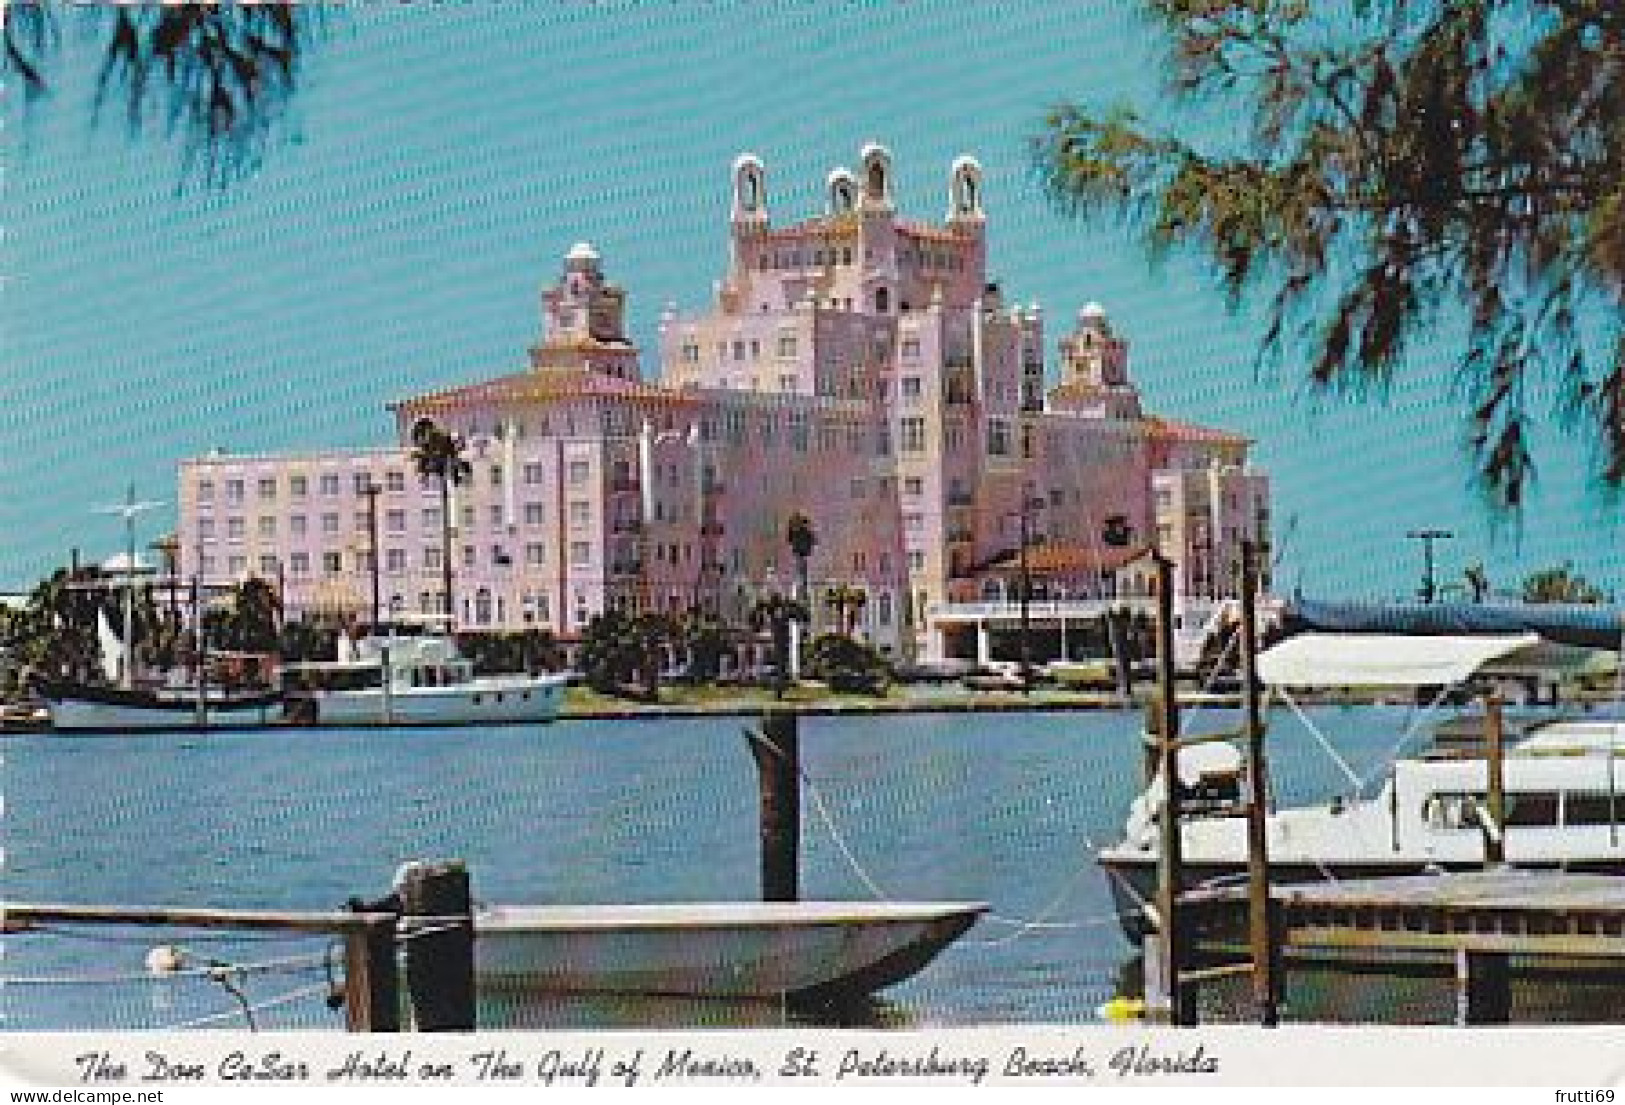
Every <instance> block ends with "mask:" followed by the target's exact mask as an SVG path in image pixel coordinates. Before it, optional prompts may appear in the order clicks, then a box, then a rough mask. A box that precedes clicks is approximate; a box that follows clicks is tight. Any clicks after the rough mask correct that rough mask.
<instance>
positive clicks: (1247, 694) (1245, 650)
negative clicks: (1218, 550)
mask: <svg viewBox="0 0 1625 1105" xmlns="http://www.w3.org/2000/svg"><path fill="white" fill-rule="evenodd" d="M1241 694H1242V712H1243V724H1244V726H1245V731H1246V736H1247V933H1248V940H1249V943H1250V944H1251V945H1252V947H1251V951H1252V960H1253V1006H1254V1008H1255V1010H1256V1011H1257V1013H1258V1023H1259V1024H1261V1025H1263V1026H1264V1027H1266V1028H1273V1027H1275V1025H1276V1024H1277V1023H1279V1021H1280V1010H1279V1007H1278V1006H1279V1001H1280V975H1279V972H1278V971H1277V970H1276V966H1277V958H1276V955H1277V949H1276V939H1275V938H1276V934H1277V932H1278V931H1279V930H1278V928H1277V926H1276V925H1275V923H1274V914H1275V904H1274V902H1273V901H1271V899H1270V858H1269V832H1268V817H1269V777H1268V775H1267V774H1266V773H1265V771H1266V769H1265V766H1264V717H1263V710H1262V708H1261V703H1260V702H1259V685H1258V547H1257V546H1256V545H1255V544H1254V543H1253V542H1251V541H1243V542H1242V543H1241Z"/></svg>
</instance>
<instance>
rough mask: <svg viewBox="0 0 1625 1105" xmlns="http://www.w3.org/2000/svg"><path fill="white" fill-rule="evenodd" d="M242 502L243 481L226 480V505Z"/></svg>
mask: <svg viewBox="0 0 1625 1105" xmlns="http://www.w3.org/2000/svg"><path fill="white" fill-rule="evenodd" d="M242 501H243V481H242V480H227V481H226V502H228V503H240V502H242Z"/></svg>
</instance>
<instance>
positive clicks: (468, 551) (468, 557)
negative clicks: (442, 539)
mask: <svg viewBox="0 0 1625 1105" xmlns="http://www.w3.org/2000/svg"><path fill="white" fill-rule="evenodd" d="M478 556H479V554H478V553H477V552H475V551H474V546H473V545H464V546H463V567H465V568H472V567H474V565H475V563H476V559H477V558H478Z"/></svg>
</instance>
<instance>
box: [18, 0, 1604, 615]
mask: <svg viewBox="0 0 1625 1105" xmlns="http://www.w3.org/2000/svg"><path fill="white" fill-rule="evenodd" d="M65 44H66V45H67V47H68V49H69V53H68V55H67V56H66V57H65V58H64V59H63V60H64V61H65V62H66V63H67V64H65V65H64V66H63V67H61V68H59V69H58V70H57V72H56V73H55V90H54V93H53V95H52V96H51V97H50V98H49V99H48V100H46V101H45V102H43V103H42V104H40V105H39V106H38V108H37V109H36V110H34V111H32V112H30V113H27V114H26V116H25V114H24V113H23V112H22V111H21V109H20V106H19V105H18V103H17V101H18V99H19V97H16V96H12V97H9V98H8V104H7V106H6V107H5V109H4V111H5V116H4V121H5V127H6V133H5V141H6V151H5V155H4V156H5V165H6V169H5V178H4V179H5V189H4V194H5V205H6V206H5V219H4V224H5V237H4V242H3V250H4V252H3V255H0V266H3V267H0V271H3V272H4V274H5V284H4V296H3V299H0V326H3V330H0V335H3V336H0V366H3V367H0V403H3V406H4V410H5V411H6V416H5V419H4V422H3V423H0V424H3V425H4V426H5V429H4V431H3V434H4V444H5V447H4V449H0V484H3V487H4V489H5V493H4V494H3V495H0V590H13V589H23V588H26V587H28V586H30V585H31V584H32V583H33V581H34V580H35V579H37V578H38V577H39V576H40V575H42V574H44V573H45V572H46V571H48V570H49V569H50V568H52V567H53V566H55V565H58V564H61V563H64V562H65V561H66V560H67V557H68V554H69V549H70V547H73V546H78V547H80V548H81V549H82V550H84V553H85V555H86V556H87V557H101V556H105V555H108V554H109V553H111V552H113V551H114V550H116V549H117V548H118V547H120V545H121V543H122V533H121V529H120V526H119V523H117V522H116V521H114V520H112V519H109V518H107V517H105V516H101V515H97V514H94V513H92V508H94V507H95V506H97V505H98V504H104V503H109V502H113V501H115V500H117V499H118V498H120V497H121V496H122V494H123V489H124V487H125V485H126V483H129V482H132V481H133V482H134V483H135V484H136V486H137V491H138V494H139V495H140V496H141V497H143V498H155V499H164V500H168V501H170V502H172V501H173V499H174V497H175V464H176V461H177V460H179V459H180V458H182V457H185V456H189V455H193V454H197V453H201V452H203V451H205V450H207V449H209V448H210V447H212V446H220V447H222V448H224V449H227V450H230V451H242V452H249V451H263V450H283V449H302V448H311V447H319V446H345V445H376V444H384V443H387V442H388V441H389V440H390V438H391V425H390V421H389V419H388V417H387V414H386V412H385V411H384V404H385V403H386V402H388V401H389V400H391V399H394V398H398V397H400V396H403V395H406V394H410V393H412V392H415V391H417V390H420V389H425V388H429V387H436V386H444V385H447V384H452V383H457V382H462V381H467V380H472V379H476V378H479V377H482V376H486V375H495V374H497V373H501V372H506V371H513V370H515V369H517V368H519V367H521V366H522V365H523V363H524V355H525V354H524V351H525V348H526V347H527V345H528V344H529V343H530V342H531V341H532V340H534V337H535V334H536V329H537V326H538V316H537V306H536V296H537V293H538V290H539V288H540V286H541V285H542V284H543V283H544V282H545V281H548V280H551V279H552V278H553V276H554V275H555V273H556V271H557V269H558V266H559V264H560V258H561V257H562V255H563V253H564V251H565V250H566V249H568V247H569V246H570V244H571V243H572V242H575V241H577V240H580V239H587V240H591V241H593V242H594V243H596V244H597V245H598V246H599V248H600V249H601V251H602V252H603V255H604V258H605V264H606V266H607V268H608V270H609V272H610V275H611V277H612V279H615V280H617V281H619V282H620V283H622V284H623V285H624V286H625V287H626V288H627V289H628V292H629V294H630V313H631V316H632V321H633V327H634V332H635V336H636V337H637V338H638V340H639V341H640V342H641V343H642V344H643V345H644V348H645V350H646V351H647V350H649V349H650V348H651V347H652V343H653V337H654V324H655V319H656V316H657V315H658V313H659V311H660V308H661V306H662V305H663V304H664V303H665V302H667V301H668V300H670V301H675V302H677V303H678V304H679V305H680V306H681V307H683V308H684V309H695V308H698V307H700V306H702V305H703V304H704V302H705V300H706V298H707V296H708V295H709V291H710V288H711V285H712V282H713V281H714V280H715V279H717V278H718V277H719V276H720V275H721V272H722V269H723V265H724V263H725V258H726V240H725V229H726V220H727V196H728V175H729V173H728V170H729V165H730V163H731V161H732V160H733V158H734V157H735V156H736V155H737V154H738V153H740V152H741V151H745V150H750V151H752V152H755V153H757V154H758V155H760V156H761V157H762V158H763V159H764V161H765V162H766V165H767V170H768V188H769V199H770V204H771V207H772V209H773V212H774V216H775V218H776V219H778V220H781V221H790V220H792V219H798V218H801V217H803V216H805V215H807V214H809V213H811V212H812V211H814V210H815V209H816V208H817V207H818V205H819V195H820V193H821V189H822V182H823V180H824V177H825V174H826V173H827V172H828V170H829V169H831V168H833V167H835V166H836V165H841V164H844V165H848V166H850V165H852V164H854V163H855V162H856V161H857V152H858V149H859V147H860V146H862V144H863V143H864V142H866V141H870V140H876V141H880V142H883V143H885V144H886V145H888V146H889V147H890V148H891V150H892V152H893V155H894V164H895V171H896V176H897V181H896V183H897V188H898V192H899V206H900V208H901V210H902V212H903V213H904V214H905V215H906V216H909V217H917V218H928V219H937V218H940V217H941V215H942V212H943V210H944V208H945V206H946V180H947V174H948V166H949V164H950V162H951V161H952V160H953V158H954V157H955V156H957V155H959V154H961V153H970V154H972V155H974V156H976V157H977V158H979V159H980V160H981V162H982V164H983V166H984V169H985V171H986V188H985V191H986V202H987V208H988V212H989V220H990V239H991V247H990V248H991V267H992V269H993V272H994V275H995V276H996V278H998V279H1000V280H1001V282H1002V283H1003V286H1004V288H1005V291H1006V294H1007V295H1008V296H1010V297H1013V298H1014V299H1016V300H1019V301H1020V302H1022V303H1028V302H1031V301H1033V300H1037V301H1038V302H1039V303H1041V304H1042V305H1043V307H1044V308H1045V310H1046V312H1047V314H1048V326H1049V339H1050V340H1049V344H1050V351H1049V352H1050V357H1051V360H1052V361H1053V358H1054V343H1055V340H1056V339H1057V338H1058V337H1059V336H1060V334H1061V333H1062V332H1063V331H1064V330H1065V329H1066V328H1068V327H1069V325H1070V320H1071V317H1072V315H1073V314H1074V313H1075V312H1076V310H1077V308H1078V307H1079V306H1081V305H1082V304H1083V303H1085V302H1087V301H1089V300H1099V301H1100V302H1101V303H1103V304H1104V305H1105V306H1106V307H1107V308H1108V310H1109V311H1110V312H1111V314H1112V316H1113V319H1114V321H1115V323H1116V325H1117V326H1118V328H1119V329H1120V331H1121V332H1123V333H1124V334H1125V335H1126V336H1127V337H1128V338H1129V339H1130V341H1131V342H1132V370H1133V372H1134V375H1135V377H1136V379H1137V381H1138V382H1139V384H1140V386H1141V388H1142V390H1143V392H1144V395H1145V397H1146V400H1147V405H1148V406H1149V407H1150V408H1151V409H1153V410H1155V411H1157V412H1160V413H1165V414H1168V415H1171V416H1175V417H1180V418H1187V419H1194V420H1200V421H1204V422H1208V423H1212V424H1216V425H1221V426H1225V427H1229V428H1233V429H1236V430H1239V431H1240V432H1243V433H1246V434H1248V435H1250V436H1252V437H1254V438H1255V439H1256V440H1257V442H1258V444H1257V448H1256V456H1257V459H1258V460H1259V462H1260V463H1262V464H1263V465H1264V466H1266V467H1267V468H1268V469H1269V470H1270V472H1271V474H1272V476H1273V479H1274V485H1275V504H1276V519H1277V537H1278V540H1279V541H1280V543H1281V546H1282V557H1283V559H1282V563H1281V565H1280V569H1279V573H1278V579H1279V581H1280V583H1281V584H1282V585H1283V586H1285V587H1287V588H1291V587H1293V586H1297V585H1301V586H1302V587H1303V588H1304V589H1305V590H1306V591H1308V592H1310V593H1314V594H1319V595H1354V594H1360V595H1379V594H1391V593H1396V592H1398V591H1401V590H1408V589H1411V588H1414V586H1415V585H1416V581H1417V576H1418V574H1419V570H1420V559H1421V557H1420V549H1419V548H1417V547H1416V546H1415V543H1413V542H1407V541H1406V540H1405V539H1404V536H1403V535H1404V532H1405V531H1406V530H1407V529H1410V528H1415V527H1419V526H1440V527H1445V528H1448V529H1451V530H1454V531H1455V532H1456V533H1457V535H1458V537H1457V539H1456V540H1455V541H1453V542H1450V543H1448V544H1446V545H1445V546H1444V547H1442V549H1441V564H1442V568H1443V572H1444V574H1445V575H1451V574H1455V573H1457V572H1459V569H1460V567H1461V566H1462V565H1464V564H1465V563H1468V562H1470V561H1472V560H1474V559H1483V560H1484V561H1485V563H1486V564H1487V565H1488V567H1489V572H1490V576H1491V579H1492V581H1495V582H1497V583H1502V584H1510V583H1512V582H1514V581H1515V580H1517V579H1518V578H1521V576H1522V575H1523V574H1525V572H1527V571H1528V570H1530V569H1532V568H1534V567H1539V566H1542V565H1545V564H1549V563H1552V562H1555V561H1561V560H1573V561H1575V563H1576V564H1577V565H1578V566H1579V568H1580V569H1581V570H1582V571H1584V572H1585V573H1586V574H1588V575H1590V576H1591V577H1592V578H1593V579H1595V580H1597V581H1598V582H1600V583H1602V584H1603V585H1604V586H1605V587H1608V588H1610V589H1617V590H1619V591H1622V592H1625V586H1622V585H1621V578H1620V577H1621V569H1622V558H1621V556H1620V555H1619V553H1618V552H1616V551H1615V547H1616V545H1617V544H1618V541H1619V537H1620V533H1619V529H1618V525H1617V523H1616V521H1615V520H1614V519H1615V518H1616V517H1617V515H1618V513H1619V511H1618V508H1617V507H1614V506H1610V505H1609V504H1607V503H1605V502H1604V501H1603V500H1602V499H1601V498H1600V497H1598V496H1597V495H1596V494H1595V493H1593V492H1591V491H1589V489H1588V484H1587V480H1586V475H1585V454H1584V452H1583V450H1582V449H1581V448H1580V447H1579V446H1578V445H1576V444H1574V443H1573V442H1569V441H1565V440H1562V439H1561V438H1560V437H1558V436H1557V435H1556V434H1555V432H1554V433H1550V434H1547V435H1546V437H1545V438H1544V439H1543V440H1541V442H1540V443H1539V444H1540V451H1539V453H1538V456H1537V459H1538V461H1539V464H1540V479H1539V484H1538V486H1537V489H1536V494H1535V497H1534V501H1533V504H1532V506H1531V507H1530V508H1529V509H1528V510H1527V511H1526V513H1525V516H1524V519H1523V523H1522V526H1521V528H1514V527H1511V526H1508V525H1506V524H1502V525H1500V526H1497V525H1496V524H1495V521H1494V518H1493V517H1492V515H1491V514H1489V513H1488V512H1487V510H1486V509H1485V508H1484V507H1483V506H1481V505H1480V503H1479V500H1478V498H1477V496H1476V494H1475V492H1474V491H1473V489H1472V487H1471V484H1470V481H1469V478H1468V477H1469V469H1468V462H1467V461H1466V459H1465V457H1464V455H1463V453H1462V452H1461V451H1460V449H1459V447H1458V442H1459V440H1460V433H1461V423H1460V419H1459V417H1458V411H1459V409H1460V408H1461V404H1460V403H1459V402H1458V401H1457V400H1456V399H1455V398H1454V397H1453V396H1452V394H1451V392H1450V390H1449V384H1448V381H1449V377H1450V372H1451V368H1452V361H1451V359H1450V357H1449V355H1448V353H1447V352H1446V351H1444V350H1442V349H1439V348H1437V347H1435V348H1433V349H1423V350H1420V351H1419V352H1418V353H1417V355H1416V356H1415V357H1414V358H1413V361H1412V363H1411V365H1410V366H1408V368H1407V370H1406V372H1405V373H1404V375H1403V377H1402V381H1401V383H1400V384H1399V385H1397V386H1396V387H1395V388H1394V389H1393V390H1392V392H1391V393H1390V394H1389V396H1388V397H1387V399H1386V401H1385V402H1380V403H1379V402H1366V403H1362V404H1354V403H1348V402H1344V401H1341V400H1336V399H1321V400H1316V399H1315V398H1314V397H1312V396H1310V395H1308V394H1307V392H1306V391H1305V390H1304V388H1303V387H1302V386H1301V385H1300V383H1299V380H1298V378H1297V375H1296V374H1295V373H1294V371H1293V369H1292V368H1291V367H1290V365H1289V366H1288V367H1287V368H1285V369H1283V370H1282V371H1281V372H1280V373H1279V374H1278V375H1276V376H1272V377H1264V378H1260V377H1258V376H1257V375H1256V374H1255V371H1254V367H1253V364H1254V361H1253V353H1254V349H1255V343H1256V341H1257V337H1258V334H1259V333H1260V330H1261V327H1260V326H1259V324H1258V321H1257V318H1256V317H1255V316H1250V315H1242V316H1231V315H1228V314H1227V313H1226V312H1225V310H1224V308H1223V304H1222V300H1221V298H1220V297H1219V295H1218V294H1217V293H1216V292H1215V291H1214V290H1213V285H1212V282H1211V280H1210V279H1209V278H1208V277H1207V276H1206V275H1205V273H1204V271H1203V270H1202V269H1201V268H1199V267H1198V266H1196V265H1195V264H1192V263H1188V262H1184V261H1180V260H1177V259H1176V260H1174V261H1172V262H1170V263H1168V264H1166V265H1164V266H1163V267H1161V268H1160V269H1157V270H1152V269H1151V268H1150V267H1148V265H1147V264H1146V262H1145V260H1144V256H1143V253H1142V252H1141V250H1140V248H1139V246H1138V244H1137V242H1135V241H1134V240H1133V239H1132V237H1131V236H1130V234H1129V233H1128V232H1127V231H1125V230H1123V229H1121V228H1118V227H1115V226H1112V225H1109V224H1103V225H1099V226H1091V227H1083V226H1080V225H1078V224H1076V223H1073V222H1069V221H1067V220H1065V219H1063V218H1061V217H1060V216H1058V215H1056V214H1055V213H1054V212H1053V211H1052V210H1051V208H1050V207H1049V205H1048V204H1047V202H1046V200H1045V199H1044V197H1043V196H1042V194H1041V193H1040V192H1039V190H1038V188H1037V186H1036V184H1035V183H1034V181H1033V179H1032V176H1031V173H1030V171H1029V161H1028V155H1027V151H1026V140H1027V138H1028V136H1029V135H1031V134H1032V133H1033V132H1034V131H1035V129H1036V128H1037V127H1038V126H1039V122H1040V120H1041V117H1042V114H1043V112H1044V110H1045V109H1046V107H1048V106H1049V105H1051V104H1053V103H1055V102H1056V101H1058V100H1061V99H1064V98H1077V99H1081V100H1084V101H1087V102H1093V103H1100V104H1103V103H1106V102H1109V101H1111V100H1113V99H1116V98H1119V97H1124V96H1130V97H1136V98H1140V99H1144V98H1147V97H1151V96H1154V95H1155V94H1156V90H1157V82H1158V79H1159V73H1160V72H1161V71H1162V70H1163V62H1162V57H1161V54H1160V45H1159V41H1158V40H1157V38H1156V37H1155V35H1154V33H1153V32H1152V30H1151V29H1150V28H1149V27H1148V26H1147V25H1145V24H1143V23H1142V22H1141V21H1140V20H1139V18H1138V17H1137V16H1136V15H1134V14H1133V6H1132V5H1130V4H1129V3H1127V2H1126V0H1109V2H1108V0H1098V2H1082V0H1058V2H1053V3H1051V2H1039V0H1023V2H1021V3H1018V4H1005V3H993V2H985V3H984V2H969V0H911V2H908V3H903V2H896V3H891V2H887V3H855V2H847V3H834V2H817V0H804V2H780V0H757V2H753V3H732V2H727V0H710V2H697V0H696V2H693V3H690V2H675V3H655V2H647V3H628V2H604V3H577V2H571V3H563V2H559V3H554V2H550V0H532V2H530V3H518V4H458V5H432V6H431V5H383V4H379V5H353V6H350V7H349V8H348V10H347V11H346V12H345V13H344V14H342V15H340V16H338V17H337V18H335V19H334V20H333V21H332V24H331V26H330V28H329V33H328V35H327V37H326V38H325V39H324V40H323V41H322V42H321V44H320V45H319V46H318V47H317V48H316V50H315V51H314V52H313V53H312V54H311V56H310V59H309V67H308V69H307V70H306V72H305V80H304V84H303V86H302V88H301V90H300V93H299V95H298V98H297V100H296V102H295V105H294V108H293V118H292V121H291V125H290V127H289V128H288V131H289V133H288V134H287V135H286V136H285V138H284V141H282V142H281V143H279V144H278V145H277V146H276V147H275V148H274V149H273V150H272V152H271V155H270V157H269V159H268V161H267V163H266V165H265V166H264V168H263V169H262V171H261V172H259V173H258V174H257V175H255V176H253V177H251V178H250V179H248V180H247V181H245V182H243V183H241V184H238V185H236V186H234V187H233V188H231V189H230V190H229V191H225V192H207V191H201V190H195V189H194V190H190V191H180V190H178V189H177V182H178V180H179V169H178V165H179V160H178V154H177V151H176V149H175V148H174V147H173V146H170V145H167V144H165V143H164V142H163V141H161V140H160V139H159V138H156V137H153V138H149V139H147V140H145V141H139V142H132V141H130V140H129V139H128V137H127V135H126V133H125V131H124V129H123V128H122V126H121V125H120V120H119V117H118V116H117V115H116V113H115V114H113V115H111V116H110V118H109V119H107V120H106V121H104V122H103V124H102V125H101V126H99V127H95V128H93V127H91V126H90V124H89V119H90V108H89V104H90V90H91V84H92V81H93V73H94V70H93V67H92V64H91V62H92V59H91V58H90V57H89V56H87V55H84V53H83V49H82V47H80V46H78V45H77V44H76V43H75V42H74V40H73V38H72V36H68V38H67V39H66V40H65ZM644 365H645V370H646V371H648V372H651V373H652V372H653V371H654V369H655V363H654V360H653V358H652V357H651V356H648V355H646V357H645V362H644ZM173 519H174V511H173V507H172V506H171V507H169V508H167V509H166V510H165V511H163V512H160V513H159V514H158V515H156V516H152V517H150V518H149V519H148V520H147V521H146V522H145V523H144V526H143V533H142V535H143V537H144V538H146V539H150V538H151V537H154V536H157V535H158V533H160V532H162V531H163V530H164V529H166V528H168V527H169V526H171V525H172V524H173Z"/></svg>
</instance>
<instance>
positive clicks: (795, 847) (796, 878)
mask: <svg viewBox="0 0 1625 1105" xmlns="http://www.w3.org/2000/svg"><path fill="white" fill-rule="evenodd" d="M800 745H801V741H800V735H799V732H798V729H797V722H796V715H795V714H792V713H782V712H773V713H768V714H767V715H765V716H764V717H763V718H762V727H761V729H760V731H759V732H758V733H757V734H755V735H753V737H752V739H751V741H750V754H751V758H752V759H754V760H755V761H756V782H757V792H758V795H759V797H760V805H759V827H760V833H761V848H762V901H764V902H793V901H796V900H797V899H799V898H800V896H801V888H800V868H801V747H800Z"/></svg>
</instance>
